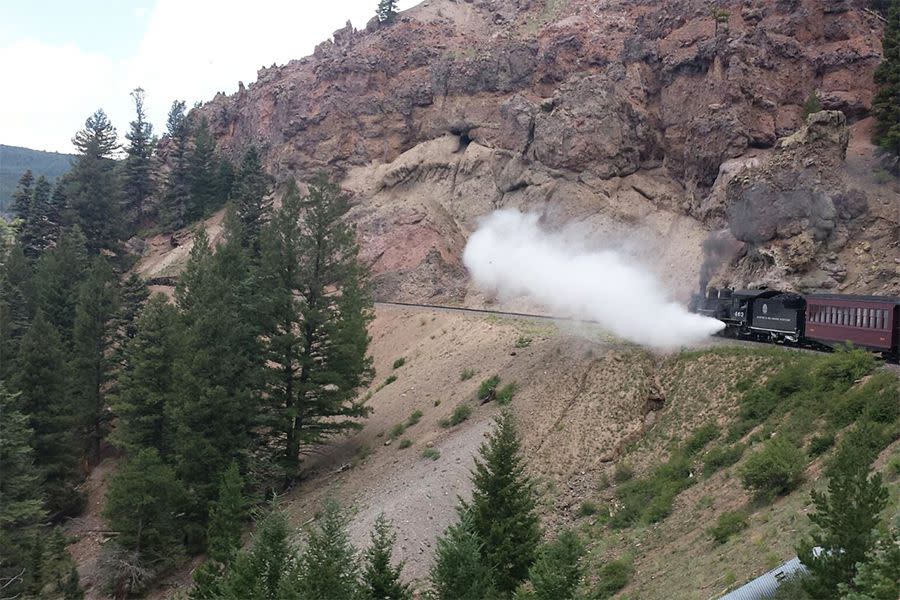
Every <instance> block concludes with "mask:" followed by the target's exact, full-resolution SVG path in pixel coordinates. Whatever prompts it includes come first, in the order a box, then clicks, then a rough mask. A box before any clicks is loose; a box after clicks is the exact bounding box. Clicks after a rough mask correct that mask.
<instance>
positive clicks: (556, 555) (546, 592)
mask: <svg viewBox="0 0 900 600" xmlns="http://www.w3.org/2000/svg"><path fill="white" fill-rule="evenodd" d="M583 555H584V544H582V542H581V540H579V539H578V536H577V535H576V534H575V533H573V532H571V531H568V530H566V531H563V532H561V533H560V534H559V535H558V536H557V537H556V539H555V540H554V541H552V542H550V543H548V544H544V545H543V546H541V548H540V550H539V551H538V553H537V558H536V559H535V561H534V564H533V565H531V569H529V571H528V581H529V582H531V590H527V591H521V592H519V593H517V594H516V600H573V599H574V598H576V592H577V590H578V585H579V584H580V583H581V578H582V577H583V576H584V567H583V566H582V564H581V557H582V556H583Z"/></svg>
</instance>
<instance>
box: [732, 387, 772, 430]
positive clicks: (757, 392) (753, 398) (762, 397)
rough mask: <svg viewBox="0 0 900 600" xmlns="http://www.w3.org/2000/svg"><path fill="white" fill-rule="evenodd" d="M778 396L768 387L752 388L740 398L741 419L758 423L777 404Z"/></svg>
mask: <svg viewBox="0 0 900 600" xmlns="http://www.w3.org/2000/svg"><path fill="white" fill-rule="evenodd" d="M778 401H779V398H778V396H776V395H775V393H774V392H772V390H770V389H769V388H768V387H758V388H753V389H752V390H750V391H749V392H747V393H746V394H744V396H743V398H741V411H740V415H741V419H742V420H744V421H748V422H751V423H754V424H755V423H759V422H760V421H762V420H764V419H765V418H766V417H768V416H769V415H770V414H771V413H772V411H773V410H775V407H776V406H778Z"/></svg>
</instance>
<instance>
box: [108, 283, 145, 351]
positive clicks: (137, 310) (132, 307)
mask: <svg viewBox="0 0 900 600" xmlns="http://www.w3.org/2000/svg"><path fill="white" fill-rule="evenodd" d="M149 297H150V290H148V289H147V284H146V283H145V282H144V280H143V279H142V278H141V276H140V275H138V274H137V273H134V272H132V273H131V274H129V275H128V277H127V278H126V279H125V281H123V282H122V285H121V289H120V291H119V300H120V301H119V311H118V313H117V314H116V319H115V337H116V343H115V346H116V351H117V353H118V354H119V355H120V356H121V355H122V353H123V352H124V349H125V346H126V345H127V343H128V342H129V341H130V340H132V339H133V338H134V336H135V335H137V328H138V325H137V322H138V318H139V316H140V314H141V311H142V310H143V308H144V305H145V304H146V303H147V299H148V298H149ZM120 360H121V358H120Z"/></svg>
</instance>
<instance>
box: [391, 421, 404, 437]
mask: <svg viewBox="0 0 900 600" xmlns="http://www.w3.org/2000/svg"><path fill="white" fill-rule="evenodd" d="M405 432H406V425H405V424H403V423H397V424H396V425H394V426H393V427H391V430H390V431H389V432H388V437H389V438H391V439H392V440H395V439H397V438H398V437H400V436H401V435H403V434H404V433H405Z"/></svg>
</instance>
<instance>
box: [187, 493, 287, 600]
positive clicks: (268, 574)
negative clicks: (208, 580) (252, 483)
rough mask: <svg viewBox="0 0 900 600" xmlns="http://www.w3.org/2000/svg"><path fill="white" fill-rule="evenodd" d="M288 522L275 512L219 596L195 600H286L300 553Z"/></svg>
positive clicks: (235, 565)
mask: <svg viewBox="0 0 900 600" xmlns="http://www.w3.org/2000/svg"><path fill="white" fill-rule="evenodd" d="M290 535H291V531H290V527H289V526H288V522H287V519H286V518H285V516H284V515H283V514H282V513H281V512H279V511H278V510H275V509H274V508H273V510H272V511H271V512H270V513H269V514H268V515H267V516H266V517H265V518H264V519H263V520H262V522H261V523H260V524H259V528H258V529H257V531H256V535H254V536H253V544H252V546H251V548H250V550H249V551H246V552H241V553H240V554H239V555H238V557H237V558H236V559H235V560H234V562H233V564H232V566H231V568H230V569H229V570H228V573H227V575H226V576H225V577H224V579H223V580H222V582H221V584H220V587H219V588H218V591H216V595H213V596H199V595H195V594H192V598H218V599H221V600H286V599H287V598H290V597H291V596H293V595H294V590H293V588H292V585H293V582H294V581H295V578H296V571H297V551H296V549H295V548H294V546H293V544H292V543H291V541H290Z"/></svg>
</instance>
